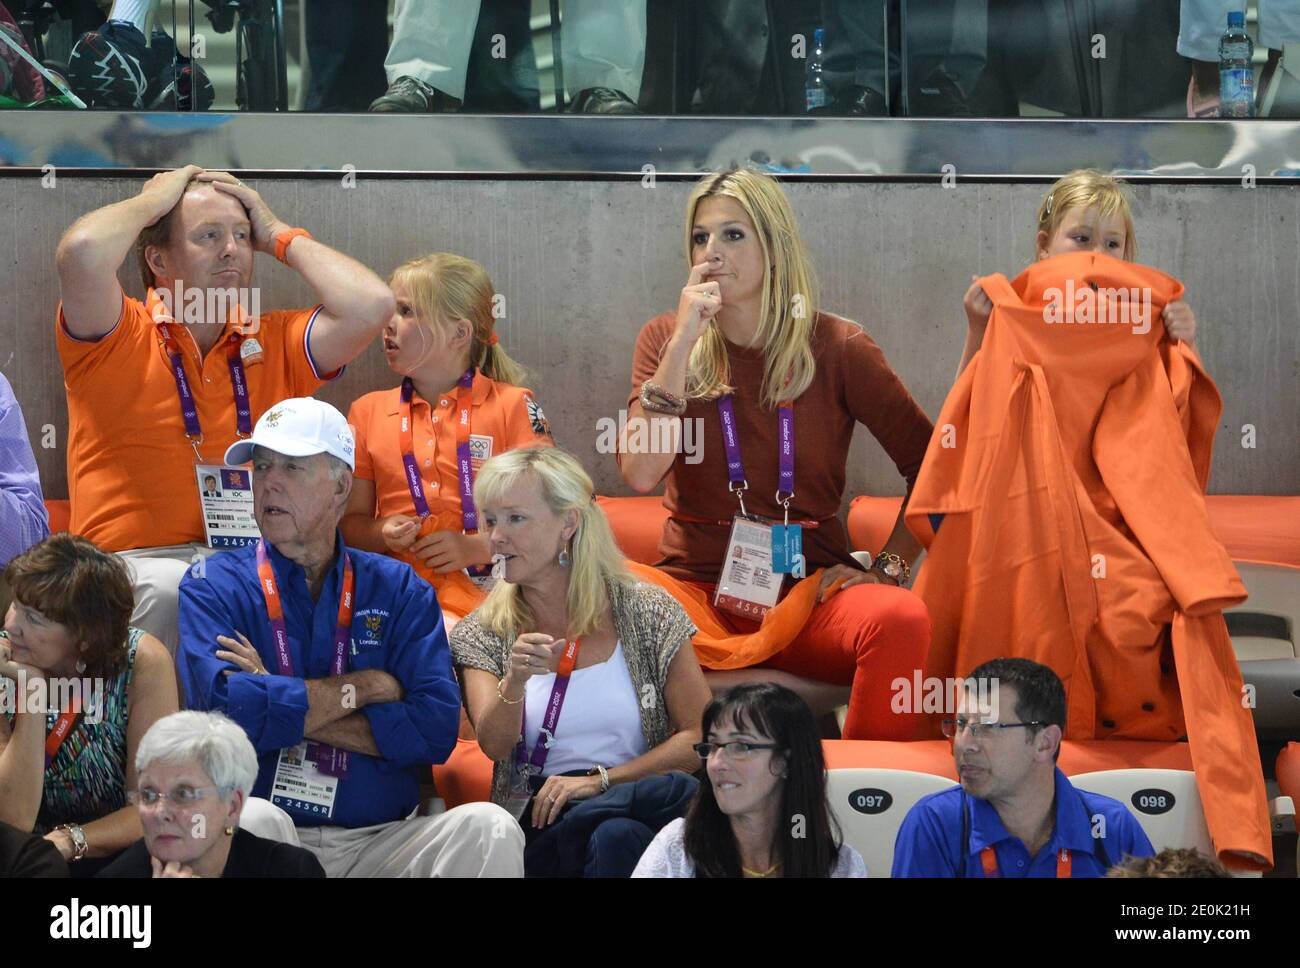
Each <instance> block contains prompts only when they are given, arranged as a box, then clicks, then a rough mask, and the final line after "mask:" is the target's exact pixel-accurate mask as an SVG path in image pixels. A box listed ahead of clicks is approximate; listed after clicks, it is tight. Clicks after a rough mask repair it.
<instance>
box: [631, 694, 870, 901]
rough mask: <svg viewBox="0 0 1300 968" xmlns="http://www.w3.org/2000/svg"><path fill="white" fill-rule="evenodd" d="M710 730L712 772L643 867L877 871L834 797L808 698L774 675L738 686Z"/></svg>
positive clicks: (811, 873) (666, 871)
mask: <svg viewBox="0 0 1300 968" xmlns="http://www.w3.org/2000/svg"><path fill="white" fill-rule="evenodd" d="M702 731H703V734H704V742H703V743H700V744H698V745H697V746H696V747H695V749H696V751H697V752H698V753H699V755H700V758H701V759H703V760H704V762H705V763H706V764H707V770H708V775H709V776H708V782H707V783H701V784H700V788H699V792H698V793H696V795H695V799H694V801H693V802H692V803H691V807H690V810H689V812H688V813H687V814H686V819H685V820H674V821H673V822H672V823H670V824H667V825H666V826H664V828H663V829H662V830H660V831H659V834H658V836H656V837H655V839H654V841H653V842H652V843H651V844H650V847H649V849H648V850H646V852H645V854H644V855H642V857H641V861H640V863H638V864H637V865H636V870H635V871H634V872H633V873H632V876H633V877H866V876H867V865H866V864H864V863H863V862H862V856H861V855H860V854H859V853H858V852H857V851H856V850H854V849H853V848H852V847H850V846H849V845H848V844H846V843H843V842H842V841H841V838H840V831H839V825H838V824H836V822H835V818H834V817H832V816H831V813H830V809H829V808H828V807H827V805H826V764H825V761H824V760H823V758H822V744H821V740H820V739H819V738H818V735H817V723H816V721H815V720H814V719H813V715H812V711H811V710H810V709H809V708H808V706H807V705H806V704H805V703H804V701H803V700H802V699H800V698H799V697H798V696H797V695H795V694H794V693H793V692H792V691H790V690H789V689H786V688H785V687H784V686H778V685H776V684H774V683H769V682H763V683H751V684H746V685H741V686H736V687H735V688H733V689H731V690H730V691H729V692H728V693H727V694H726V695H725V696H723V697H722V698H720V699H715V700H713V702H712V703H710V704H709V708H708V709H706V710H705V712H704V724H703V730H702ZM791 817H799V818H802V822H801V823H795V824H792V823H791V822H790V818H791Z"/></svg>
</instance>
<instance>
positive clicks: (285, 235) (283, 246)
mask: <svg viewBox="0 0 1300 968" xmlns="http://www.w3.org/2000/svg"><path fill="white" fill-rule="evenodd" d="M299 236H302V237H303V238H304V239H310V238H311V237H312V235H311V233H310V232H308V231H307V230H306V229H285V230H284V231H283V232H281V233H280V234H279V235H277V236H276V237H275V257H276V258H277V259H279V260H280V261H281V262H284V261H285V255H286V253H287V252H288V251H289V243H290V242H292V241H293V240H294V239H296V238H298V237H299Z"/></svg>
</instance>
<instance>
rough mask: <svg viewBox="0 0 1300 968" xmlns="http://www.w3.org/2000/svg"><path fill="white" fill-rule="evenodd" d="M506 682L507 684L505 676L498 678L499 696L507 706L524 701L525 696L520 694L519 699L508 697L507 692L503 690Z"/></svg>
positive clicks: (516, 704)
mask: <svg viewBox="0 0 1300 968" xmlns="http://www.w3.org/2000/svg"><path fill="white" fill-rule="evenodd" d="M505 684H506V680H505V678H504V677H503V678H501V679H498V680H497V698H498V699H500V700H501V701H502V702H503V703H505V704H506V705H507V706H518V705H519V704H520V703H521V702H523V701H524V697H523V696H520V697H519V698H518V699H507V698H506V694H505V693H504V692H502V691H501V690H502V689H503V688H505Z"/></svg>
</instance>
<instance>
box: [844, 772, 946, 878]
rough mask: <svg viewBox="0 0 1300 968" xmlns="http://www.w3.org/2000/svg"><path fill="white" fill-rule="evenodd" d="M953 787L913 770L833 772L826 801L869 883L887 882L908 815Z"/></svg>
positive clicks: (941, 778) (930, 774) (942, 778)
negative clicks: (922, 801) (922, 802)
mask: <svg viewBox="0 0 1300 968" xmlns="http://www.w3.org/2000/svg"><path fill="white" fill-rule="evenodd" d="M951 787H952V781H951V780H949V779H946V778H945V777H941V776H935V775H934V774H933V773H915V772H912V771H910V770H878V769H848V770H829V771H827V774H826V798H827V802H828V803H829V804H830V808H831V813H832V814H833V815H834V817H835V819H836V820H837V821H839V825H840V829H841V831H843V834H844V842H845V843H847V844H849V845H850V846H852V847H853V848H854V849H856V850H857V852H858V853H859V854H861V855H862V859H863V860H864V861H866V863H867V874H868V876H870V877H888V876H889V874H890V869H891V868H892V867H893V863H894V841H895V840H896V839H897V838H898V828H899V827H901V826H902V825H903V818H904V817H906V816H907V811H909V810H911V809H912V806H913V805H914V804H915V803H916V802H917V801H918V800H920V799H921V798H922V797H924V796H927V795H928V794H931V793H938V792H939V791H941V790H947V789H950V788H951Z"/></svg>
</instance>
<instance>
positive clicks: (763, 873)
mask: <svg viewBox="0 0 1300 968" xmlns="http://www.w3.org/2000/svg"><path fill="white" fill-rule="evenodd" d="M780 866H781V862H780V861H777V862H776V863H775V864H773V865H772V866H771V867H769V868H768V869H767V870H765V871H751V870H750V869H749V868H748V867H745V866H743V865H742V866H741V868H740V869H741V871H742V872H743V873H744V874H745V876H746V877H770V876H771V875H772V872H773V871H774V870H776V869H777V868H778V867H780Z"/></svg>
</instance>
